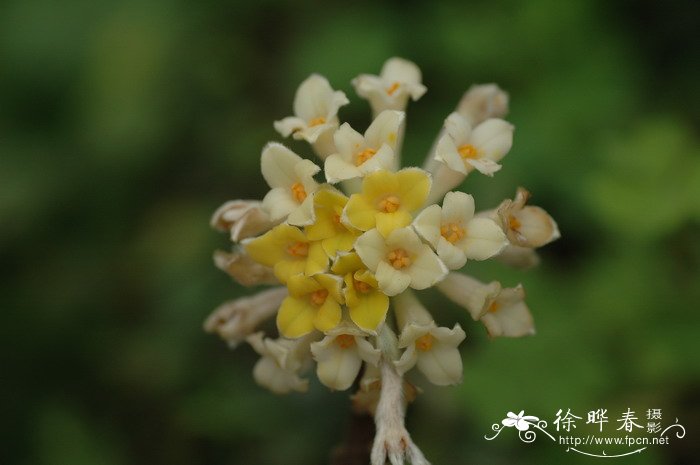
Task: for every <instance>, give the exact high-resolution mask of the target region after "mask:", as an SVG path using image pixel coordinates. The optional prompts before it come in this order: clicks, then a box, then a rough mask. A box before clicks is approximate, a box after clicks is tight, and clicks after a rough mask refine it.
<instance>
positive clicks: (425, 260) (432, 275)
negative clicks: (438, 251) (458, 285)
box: [377, 244, 448, 290]
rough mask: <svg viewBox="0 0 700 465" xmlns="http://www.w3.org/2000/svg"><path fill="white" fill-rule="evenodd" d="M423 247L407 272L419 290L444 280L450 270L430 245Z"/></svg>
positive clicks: (415, 287) (414, 287)
mask: <svg viewBox="0 0 700 465" xmlns="http://www.w3.org/2000/svg"><path fill="white" fill-rule="evenodd" d="M422 249H423V250H422V251H421V253H420V254H419V255H418V256H416V257H415V259H414V261H413V263H412V264H411V266H409V267H408V268H407V269H406V273H407V274H408V275H409V276H410V277H411V287H412V288H413V289H418V290H420V289H427V288H429V287H431V286H433V285H434V284H435V283H437V282H439V281H442V280H443V279H444V278H445V276H447V271H448V270H447V267H446V266H445V264H444V263H443V262H442V260H440V259H439V258H438V256H437V255H435V252H433V251H432V249H431V248H430V247H429V246H427V245H425V244H423V246H422ZM377 279H379V278H377Z"/></svg>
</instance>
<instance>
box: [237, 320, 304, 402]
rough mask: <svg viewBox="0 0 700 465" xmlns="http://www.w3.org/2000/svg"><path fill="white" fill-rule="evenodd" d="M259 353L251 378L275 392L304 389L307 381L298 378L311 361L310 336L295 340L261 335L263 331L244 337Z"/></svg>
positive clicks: (284, 392)
mask: <svg viewBox="0 0 700 465" xmlns="http://www.w3.org/2000/svg"><path fill="white" fill-rule="evenodd" d="M246 340H247V341H248V343H249V344H250V345H251V346H252V347H253V349H254V350H255V351H256V352H257V353H258V354H260V355H261V358H260V360H258V362H257V363H256V364H255V367H254V368H253V378H254V379H255V381H256V382H257V383H258V384H259V385H261V386H263V387H266V388H268V389H269V390H271V391H272V392H274V393H276V394H286V393H288V392H290V391H299V392H306V391H307V390H308V388H309V381H308V380H306V379H302V378H300V376H299V375H300V374H301V373H302V372H303V371H305V369H307V367H308V365H309V362H310V361H311V353H310V350H309V344H310V343H311V340H312V339H311V338H310V337H307V338H302V339H297V340H294V341H293V340H289V339H270V338H264V337H263V333H262V332H259V333H255V334H252V335H250V336H248V338H247V339H246Z"/></svg>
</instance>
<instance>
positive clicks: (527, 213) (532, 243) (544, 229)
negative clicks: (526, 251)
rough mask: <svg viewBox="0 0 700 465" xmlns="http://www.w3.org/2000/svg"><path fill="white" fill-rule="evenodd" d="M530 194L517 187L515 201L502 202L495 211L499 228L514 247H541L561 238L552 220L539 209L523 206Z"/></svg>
mask: <svg viewBox="0 0 700 465" xmlns="http://www.w3.org/2000/svg"><path fill="white" fill-rule="evenodd" d="M529 198H530V193H529V192H528V191H527V190H525V189H523V188H522V187H519V188H518V190H517V191H516V193H515V199H513V200H510V199H506V200H504V201H503V202H502V203H501V205H500V206H499V207H498V209H497V215H498V219H499V220H500V223H501V227H502V228H503V230H504V231H505V232H506V235H507V236H508V239H509V240H510V242H511V243H513V244H514V245H518V246H521V247H531V248H535V247H542V246H543V245H545V244H548V243H550V242H552V241H554V240H556V239H559V237H561V234H560V233H559V227H558V226H557V223H556V222H555V221H554V219H553V218H552V217H551V216H550V215H549V213H547V212H546V211H544V210H543V209H542V208H540V207H535V206H532V205H525V204H526V203H527V201H528V199H529Z"/></svg>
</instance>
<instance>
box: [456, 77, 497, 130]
mask: <svg viewBox="0 0 700 465" xmlns="http://www.w3.org/2000/svg"><path fill="white" fill-rule="evenodd" d="M457 113H459V114H460V115H462V116H463V117H464V118H465V119H466V120H467V121H468V122H469V124H471V125H472V126H476V125H477V124H479V123H481V122H483V121H486V120H487V119H489V118H503V117H504V116H506V115H507V114H508V94H507V93H506V92H504V91H503V90H502V89H501V88H500V87H498V86H497V85H496V84H478V85H473V86H471V87H470V88H469V90H468V91H467V92H465V93H464V95H463V96H462V99H461V100H460V101H459V104H458V105H457Z"/></svg>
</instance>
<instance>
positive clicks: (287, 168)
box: [260, 143, 321, 226]
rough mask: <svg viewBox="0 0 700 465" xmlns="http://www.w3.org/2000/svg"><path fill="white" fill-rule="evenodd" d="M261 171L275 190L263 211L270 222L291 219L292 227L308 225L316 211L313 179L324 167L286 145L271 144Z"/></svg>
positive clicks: (267, 196) (264, 154)
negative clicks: (312, 211) (313, 212)
mask: <svg viewBox="0 0 700 465" xmlns="http://www.w3.org/2000/svg"><path fill="white" fill-rule="evenodd" d="M260 169H261V170H262V175H263V177H264V178H265V181H266V182H267V184H268V185H269V186H270V188H271V190H270V192H268V193H267V195H266V196H265V198H264V199H263V201H262V208H263V209H264V210H265V211H266V212H267V214H268V215H269V216H270V219H271V220H272V221H278V220H284V219H287V217H289V218H288V221H289V222H290V223H291V224H295V225H298V226H301V225H303V224H305V223H307V222H308V219H309V217H310V215H311V210H312V209H313V200H312V197H311V195H310V194H313V193H314V192H316V189H318V184H317V183H316V181H314V178H313V176H314V174H316V173H318V172H319V170H320V169H321V168H319V167H318V166H316V165H315V164H314V163H313V162H311V161H310V160H304V159H303V158H301V157H300V156H299V155H297V154H295V153H294V152H292V151H291V150H289V149H288V148H286V147H285V146H284V145H282V144H277V143H270V144H268V145H267V146H266V147H265V149H264V150H263V152H262V157H261V158H260Z"/></svg>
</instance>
